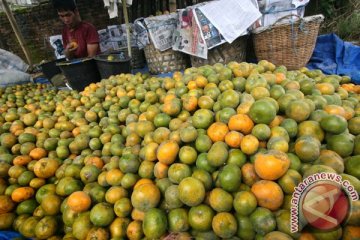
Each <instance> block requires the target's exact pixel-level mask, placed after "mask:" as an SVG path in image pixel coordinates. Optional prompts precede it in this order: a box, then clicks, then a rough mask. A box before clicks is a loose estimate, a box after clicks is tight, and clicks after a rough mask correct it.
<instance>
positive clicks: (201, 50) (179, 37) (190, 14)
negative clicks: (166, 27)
mask: <svg viewBox="0 0 360 240" xmlns="http://www.w3.org/2000/svg"><path fill="white" fill-rule="evenodd" d="M196 18H197V17H196V14H195V9H193V8H191V7H190V8H186V9H181V10H179V11H178V22H177V28H176V29H175V31H174V35H173V43H174V44H173V47H172V49H173V50H175V51H181V52H184V53H187V54H190V55H194V56H197V57H201V58H205V59H207V52H208V51H207V46H206V42H205V39H204V37H203V34H202V32H201V30H200V28H199V25H198V21H197V19H196Z"/></svg>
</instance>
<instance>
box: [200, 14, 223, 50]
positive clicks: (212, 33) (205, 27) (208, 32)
mask: <svg viewBox="0 0 360 240" xmlns="http://www.w3.org/2000/svg"><path fill="white" fill-rule="evenodd" d="M195 13H196V16H195V19H196V21H197V23H198V25H199V26H200V29H201V31H202V34H203V36H204V39H205V41H206V46H207V48H208V49H209V50H210V49H212V48H214V47H216V46H218V45H220V44H223V43H225V39H224V38H223V37H222V36H221V34H220V32H219V31H218V30H217V29H216V27H215V26H214V25H213V24H212V23H211V22H210V21H209V19H208V18H207V17H205V15H204V14H203V13H202V12H201V10H200V9H198V8H196V9H195Z"/></svg>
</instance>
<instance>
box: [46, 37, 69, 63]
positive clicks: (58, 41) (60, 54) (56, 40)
mask: <svg viewBox="0 0 360 240" xmlns="http://www.w3.org/2000/svg"><path fill="white" fill-rule="evenodd" d="M49 42H50V45H51V47H52V48H53V49H54V50H55V51H54V53H55V57H56V59H60V58H65V55H64V46H63V41H62V36H61V35H55V36H51V37H50V38H49Z"/></svg>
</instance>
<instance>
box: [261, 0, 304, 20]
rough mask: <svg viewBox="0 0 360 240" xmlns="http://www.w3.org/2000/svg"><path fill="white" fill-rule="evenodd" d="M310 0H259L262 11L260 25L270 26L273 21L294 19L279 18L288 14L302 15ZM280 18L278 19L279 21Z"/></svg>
mask: <svg viewBox="0 0 360 240" xmlns="http://www.w3.org/2000/svg"><path fill="white" fill-rule="evenodd" d="M309 1H310V0H291V1H290V0H259V9H260V11H261V12H262V13H263V16H262V18H261V25H262V26H263V27H266V26H270V25H272V24H274V23H275V22H285V21H289V20H296V19H297V18H296V17H289V18H286V19H283V20H280V19H281V18H283V17H285V16H289V15H297V16H299V17H303V16H304V13H305V6H306V5H307V4H308V3H309ZM279 20H280V21H279Z"/></svg>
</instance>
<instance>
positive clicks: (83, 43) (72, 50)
mask: <svg viewBox="0 0 360 240" xmlns="http://www.w3.org/2000/svg"><path fill="white" fill-rule="evenodd" d="M53 3H54V7H55V9H56V11H57V13H58V16H59V18H60V19H61V21H62V22H63V23H64V24H65V26H64V29H63V32H62V39H63V45H64V46H65V49H64V54H65V56H66V57H67V58H68V59H74V58H84V57H93V56H95V55H96V54H98V53H99V52H100V48H99V34H98V32H97V31H96V28H95V27H94V26H93V25H92V24H90V23H88V22H84V21H82V20H81V17H80V14H79V11H78V9H77V7H76V4H75V2H74V0H53Z"/></svg>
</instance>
